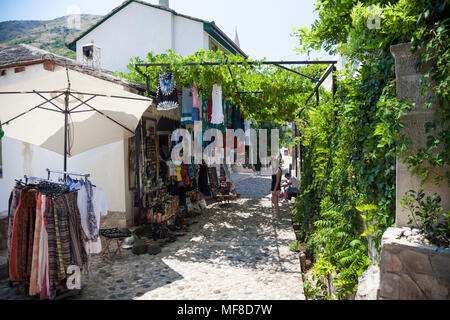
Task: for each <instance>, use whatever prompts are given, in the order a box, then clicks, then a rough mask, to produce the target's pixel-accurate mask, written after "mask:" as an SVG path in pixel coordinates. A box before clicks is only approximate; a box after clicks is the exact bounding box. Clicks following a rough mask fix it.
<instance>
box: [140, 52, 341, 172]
mask: <svg viewBox="0 0 450 320" xmlns="http://www.w3.org/2000/svg"><path fill="white" fill-rule="evenodd" d="M245 63H246V64H249V65H255V64H258V65H259V64H262V65H271V66H276V67H278V68H280V69H283V70H286V71H289V72H292V73H294V74H296V75H299V76H301V77H305V78H308V79H309V80H311V82H312V83H315V84H316V85H315V87H314V89H313V92H311V94H310V95H309V97H308V99H307V100H306V103H305V106H304V107H303V108H302V109H301V110H300V111H299V113H298V117H299V118H300V117H301V115H302V112H303V111H304V110H305V109H306V106H307V105H308V102H309V101H310V100H311V98H312V97H313V96H314V95H315V97H316V105H318V104H319V101H320V94H319V88H320V86H321V85H322V83H323V82H324V81H325V80H326V79H327V78H328V76H329V75H330V74H331V75H332V85H331V86H332V93H333V98H334V94H335V92H336V87H335V77H334V71H336V66H335V64H336V63H337V61H336V60H322V61H262V62H258V63H255V62H252V61H247V62H245ZM236 64H237V65H242V64H244V63H243V62H237V63H233V65H236ZM314 64H326V65H328V68H327V69H326V70H325V72H324V73H323V74H322V76H321V77H320V78H313V77H310V76H308V75H305V74H302V73H300V72H298V71H296V70H293V69H291V68H288V67H286V66H289V65H314ZM198 65H201V66H219V65H226V66H228V70H229V72H230V75H231V77H233V73H232V71H231V68H230V66H229V65H228V64H227V63H226V62H225V63H224V62H202V63H184V64H182V66H198ZM170 66H171V64H170V63H139V64H135V66H134V68H135V70H136V71H137V72H138V73H139V74H140V75H142V76H143V77H145V80H146V84H147V92H148V93H150V85H149V83H150V79H149V76H148V75H147V74H145V73H142V72H141V71H140V70H139V67H144V68H145V69H146V70H148V69H149V68H155V67H170ZM238 93H243V94H246V93H261V92H260V91H255V92H238ZM292 129H293V130H292V131H293V135H294V137H299V136H300V137H301V135H300V132H299V131H298V128H297V126H296V125H295V122H293V128H292ZM297 158H300V170H298V169H299V168H298V166H297ZM292 160H293V161H292V162H293V163H295V175H296V176H299V174H300V172H301V171H302V160H303V147H302V145H301V143H300V148H299V147H298V146H295V151H294V155H293V159H292ZM294 160H295V161H294Z"/></svg>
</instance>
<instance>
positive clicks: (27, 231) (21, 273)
mask: <svg viewBox="0 0 450 320" xmlns="http://www.w3.org/2000/svg"><path fill="white" fill-rule="evenodd" d="M35 197H36V191H35V190H21V192H20V198H19V204H18V206H17V209H16V212H15V215H14V222H13V231H12V235H11V249H10V257H9V279H10V280H11V281H24V282H28V281H29V278H30V275H31V263H32V261H31V260H32V251H31V250H28V249H29V248H32V247H33V241H34V217H35V215H36V201H35Z"/></svg>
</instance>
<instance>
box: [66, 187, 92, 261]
mask: <svg viewBox="0 0 450 320" xmlns="http://www.w3.org/2000/svg"><path fill="white" fill-rule="evenodd" d="M65 196H66V197H65V198H66V200H67V205H68V208H69V211H68V212H69V230H70V239H71V241H70V248H71V261H72V264H74V265H77V266H79V267H83V265H85V264H86V263H87V254H86V250H85V247H84V245H83V235H82V234H83V231H82V227H81V216H80V211H79V210H78V207H77V193H76V192H72V193H70V194H67V195H65Z"/></svg>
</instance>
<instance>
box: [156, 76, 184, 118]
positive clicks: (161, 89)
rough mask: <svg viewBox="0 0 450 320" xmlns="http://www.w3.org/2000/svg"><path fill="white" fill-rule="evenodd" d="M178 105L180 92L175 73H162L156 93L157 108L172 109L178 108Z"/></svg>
mask: <svg viewBox="0 0 450 320" xmlns="http://www.w3.org/2000/svg"><path fill="white" fill-rule="evenodd" d="M178 106H179V105H178V93H177V89H176V86H175V77H174V75H173V73H172V72H169V73H160V74H159V82H158V91H157V93H156V109H157V110H170V109H175V108H178Z"/></svg>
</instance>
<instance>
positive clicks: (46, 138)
mask: <svg viewBox="0 0 450 320" xmlns="http://www.w3.org/2000/svg"><path fill="white" fill-rule="evenodd" d="M151 103H152V99H149V98H146V97H143V96H140V95H137V94H133V93H130V92H128V91H125V90H123V89H121V88H120V87H119V86H118V85H116V84H113V83H111V82H109V81H106V80H102V79H99V78H95V77H93V76H89V75H86V74H83V73H81V72H77V71H74V70H70V69H67V68H66V69H61V70H59V71H55V72H48V73H47V74H45V75H43V76H39V77H35V78H31V79H29V80H25V81H21V82H18V83H15V84H11V85H7V86H2V87H0V121H1V123H2V127H3V130H4V132H5V136H6V137H9V138H13V139H17V140H20V141H23V142H28V143H31V144H33V145H36V146H39V147H42V148H45V149H48V150H52V151H54V152H56V153H59V154H62V155H64V171H66V169H67V156H69V157H70V156H74V155H76V154H79V153H82V152H84V151H87V150H89V149H92V148H95V147H98V146H101V145H105V144H108V143H112V142H115V141H120V140H122V139H124V138H128V137H131V136H133V135H134V131H135V129H136V127H137V125H138V122H139V120H140V119H141V117H142V115H143V113H144V112H145V111H146V110H147V108H148V107H149V106H150V105H151Z"/></svg>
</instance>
